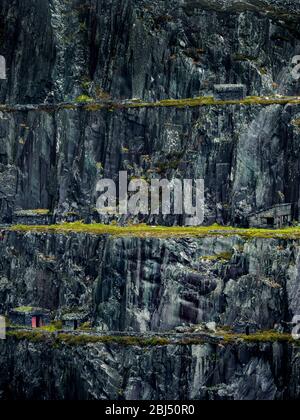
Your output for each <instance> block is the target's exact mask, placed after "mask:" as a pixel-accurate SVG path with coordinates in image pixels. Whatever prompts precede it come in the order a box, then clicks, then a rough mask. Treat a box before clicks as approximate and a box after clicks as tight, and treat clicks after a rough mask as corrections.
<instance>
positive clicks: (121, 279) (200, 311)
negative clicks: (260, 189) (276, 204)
mask: <svg viewBox="0 0 300 420" xmlns="http://www.w3.org/2000/svg"><path fill="white" fill-rule="evenodd" d="M299 249H300V248H299V243H298V241H292V240H291V241H280V240H271V239H270V240H264V239H256V240H253V241H250V242H245V241H244V240H242V239H240V238H238V237H236V238H205V239H185V240H184V239H181V240H179V239H177V240H175V239H168V240H167V239H137V238H136V239H134V238H107V237H97V236H93V235H86V234H70V235H62V234H57V235H52V234H36V233H27V234H17V233H5V234H4V237H3V238H2V240H1V241H0V253H1V266H0V278H1V279H2V280H1V282H0V296H1V301H0V311H1V312H2V313H4V312H7V311H9V309H12V308H14V307H18V306H40V307H43V308H47V309H51V310H52V311H53V312H54V315H55V314H56V315H57V316H58V317H59V316H60V314H61V313H67V312H74V311H75V309H77V310H80V311H84V312H85V313H87V314H89V316H90V319H91V320H92V321H93V322H94V323H95V325H96V326H98V327H99V328H102V329H104V330H108V331H141V332H143V331H159V330H161V331H166V330H170V329H174V328H176V327H178V326H180V325H183V324H186V325H189V324H198V323H203V322H211V321H215V322H216V323H217V324H219V325H228V326H233V325H234V324H235V323H236V322H238V321H240V320H249V321H251V322H255V323H256V324H257V325H258V328H259V329H261V330H269V329H273V328H274V327H275V325H276V324H282V323H283V324H282V325H286V324H285V323H290V322H291V321H292V319H293V316H294V315H297V310H298V307H299V293H300V288H299V273H298V272H299ZM220 255H226V257H223V259H220ZM227 255H228V257H227ZM224 258H226V259H224Z"/></svg>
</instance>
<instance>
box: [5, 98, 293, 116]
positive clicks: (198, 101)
mask: <svg viewBox="0 0 300 420" xmlns="http://www.w3.org/2000/svg"><path fill="white" fill-rule="evenodd" d="M287 104H294V105H295V104H296V105H299V104H300V96H274V97H264V96H249V97H247V98H245V99H241V100H224V101H222V100H216V99H214V98H213V97H211V96H202V97H198V98H185V99H163V100H161V101H157V102H145V101H140V100H129V101H127V100H126V101H120V102H115V101H94V100H92V99H91V100H89V101H85V102H63V103H57V104H36V105H35V104H28V105H9V104H0V112H8V113H12V112H30V111H41V112H42V111H44V112H55V111H59V110H85V111H90V112H93V111H99V110H111V111H117V110H122V109H136V108H194V107H202V106H230V105H243V106H254V105H261V106H268V105H287Z"/></svg>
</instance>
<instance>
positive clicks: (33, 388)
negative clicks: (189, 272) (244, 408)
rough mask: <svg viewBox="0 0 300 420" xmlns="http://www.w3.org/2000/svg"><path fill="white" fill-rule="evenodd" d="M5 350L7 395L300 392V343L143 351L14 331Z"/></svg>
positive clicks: (206, 396)
mask: <svg viewBox="0 0 300 420" xmlns="http://www.w3.org/2000/svg"><path fill="white" fill-rule="evenodd" d="M0 356H1V357H0V369H1V376H0V392H1V398H2V399H11V400H18V399H28V400H29V399H31V400H33V399H37V400H40V399H42V400H43V399H51V400H53V399H54V400H57V399H69V400H70V399H71V400H74V399H75V400H77V399H79V400H85V399H89V400H99V399H104V400H119V399H122V400H124V399H125V400H185V401H186V400H293V399H297V398H299V373H300V371H299V369H300V366H299V348H296V347H295V348H293V347H292V346H288V345H285V344H273V345H272V344H260V345H254V344H253V345H245V344H243V345H241V344H240V345H239V346H229V347H220V346H214V345H210V344H206V345H199V346H174V345H171V346H164V347H161V346H157V347H153V348H148V349H147V351H145V349H141V348H139V347H119V346H115V345H109V346H104V345H98V344H97V345H95V344H89V345H88V346H84V347H80V346H79V347H72V346H65V345H61V346H59V347H56V348H52V347H49V346H47V345H45V344H36V343H31V342H28V341H21V342H16V341H15V340H14V339H12V338H10V339H8V340H7V341H6V342H0ZM33 372H39V374H38V375H37V374H34V375H33ZM287 372H289V374H287ZM170 381H171V383H172V386H170ZM41 390H42V391H41Z"/></svg>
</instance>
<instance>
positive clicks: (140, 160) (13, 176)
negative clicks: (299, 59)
mask: <svg viewBox="0 0 300 420" xmlns="http://www.w3.org/2000/svg"><path fill="white" fill-rule="evenodd" d="M299 16H300V6H299V4H298V2H295V1H289V0H287V1H283V0H273V1H271V0H249V1H247V2H246V1H243V0H240V1H239V0H230V1H229V0H228V1H225V0H195V1H188V0H186V1H185V0H178V1H177V0H172V1H171V0H170V1H151V2H149V1H144V0H122V1H121V0H103V1H102V0H84V1H79V0H72V1H63V0H49V1H46V0H38V1H33V0H32V1H31V0H10V1H6V0H2V1H1V4H0V55H3V56H4V57H5V58H6V64H7V80H5V81H3V80H1V81H0V102H1V104H2V105H1V106H0V224H10V223H13V222H14V212H15V211H20V210H34V209H48V210H49V211H50V212H51V213H52V214H53V220H54V221H57V222H59V221H61V220H68V219H69V218H71V219H72V218H75V219H81V220H85V221H86V222H91V221H103V219H99V215H98V214H97V212H95V206H96V200H97V194H96V184H97V182H98V181H99V179H101V178H103V177H108V178H112V179H115V180H116V178H117V175H118V172H119V171H120V170H127V171H128V174H129V177H142V178H143V179H145V180H147V181H149V180H150V179H151V176H152V174H153V173H157V174H159V175H160V176H161V177H167V178H169V179H172V178H193V179H195V178H204V180H205V223H206V224H212V223H214V222H217V223H220V224H232V225H236V226H247V224H248V217H249V215H250V214H253V213H256V212H257V211H260V210H264V209H266V208H269V207H272V206H274V205H277V204H282V203H292V206H293V214H292V218H293V220H294V221H295V222H296V221H297V220H299V209H298V202H299V191H300V189H299V177H300V173H299V171H300V168H299V154H300V150H299V140H300V138H299V137H300V129H299V127H300V105H299V101H298V103H297V102H293V101H291V103H288V102H289V101H286V102H285V103H284V104H282V103H276V101H274V103H273V104H271V105H260V104H258V103H256V102H257V101H256V100H255V98H254V99H253V100H252V103H251V104H250V105H249V104H248V105H246V104H234V105H228V104H218V105H213V104H212V105H207V106H196V107H191V106H189V103H190V102H189V101H187V103H185V104H184V105H183V104H182V103H179V102H176V100H179V99H184V98H193V97H199V96H207V95H212V89H213V85H214V84H216V83H243V84H244V85H245V86H246V87H247V94H248V95H251V96H254V95H256V96H261V97H263V98H266V97H269V96H272V97H273V95H284V96H287V95H291V96H298V95H300V85H299V81H297V80H295V79H294V78H293V77H292V73H291V70H292V65H291V60H292V57H294V56H296V55H300V26H299ZM78 97H81V99H82V98H83V99H85V100H88V98H93V99H94V100H96V101H98V102H99V101H100V102H101V101H102V102H105V103H106V105H105V106H103V108H101V109H99V106H95V104H94V105H93V104H92V103H91V104H90V106H88V105H89V104H88V103H86V104H84V105H83V104H79V103H78ZM134 98H135V99H136V101H132V99H134ZM277 98H278V97H277ZM164 99H174V103H173V104H172V106H168V107H166V106H163V105H164V104H163V103H161V104H160V106H159V107H152V106H151V104H152V103H153V102H154V101H161V100H164ZM109 100H111V101H112V102H111V103H108V101H109ZM126 100H131V101H129V102H128V103H127V106H126ZM137 100H142V101H146V102H149V103H148V104H144V106H138V101H137ZM122 101H125V102H122ZM62 102H64V104H61V105H58V104H59V103H62ZM98 105H99V104H98ZM132 105H133V106H132ZM105 221H107V220H105ZM135 221H136V220H135ZM139 221H143V222H147V223H153V224H158V223H159V224H161V225H168V226H169V225H174V224H177V225H182V224H183V221H182V219H181V218H179V217H157V218H154V217H152V218H151V217H150V218H148V217H143V218H140V220H139ZM122 222H124V220H122ZM3 229H4V230H3V231H1V232H0V256H1V257H0V313H8V312H9V311H10V310H11V309H12V308H14V307H18V306H28V305H30V306H41V307H43V308H46V309H49V310H50V311H51V312H52V313H53V314H55V315H56V317H57V319H59V318H60V317H61V315H62V314H65V313H70V312H72V311H77V310H81V311H83V312H85V313H87V314H88V315H89V318H90V319H91V320H92V323H93V327H95V328H97V329H98V331H103V332H107V333H109V332H111V331H118V332H120V333H124V334H125V333H128V334H130V333H135V334H138V335H140V336H141V337H143V336H144V335H146V334H150V333H153V334H155V333H157V334H160V333H161V334H163V333H166V332H168V331H169V332H170V331H171V332H172V331H174V330H175V329H176V327H179V326H182V325H185V326H186V325H190V326H196V325H198V324H202V323H206V322H211V321H214V322H216V323H217V324H218V325H219V326H220V327H222V328H224V327H227V328H229V327H232V326H233V325H234V324H235V323H236V322H238V321H239V320H241V319H244V320H251V321H253V322H255V323H256V325H257V327H258V329H259V330H261V331H265V330H272V329H274V328H277V329H280V328H283V326H286V325H288V324H289V323H290V322H291V320H292V318H293V317H294V316H295V315H298V314H299V307H300V288H299V284H300V283H299V240H293V239H288V240H287V239H264V238H254V239H251V240H246V239H244V238H242V237H239V236H237V235H236V236H232V237H223V236H222V235H220V236H219V237H206V238H185V239H179V238H177V239H174V238H173V239H172V238H132V237H110V236H108V235H103V236H99V235H98V236H97V235H90V234H84V233H76V232H73V233H69V234H63V233H61V234H58V233H57V234H53V233H50V232H44V233H37V232H27V233H24V232H23V233H21V232H19V233H18V232H13V231H8V230H7V229H6V228H3ZM0 356H1V357H0V371H1V375H0V399H40V398H42V399H273V400H274V399H299V347H297V346H296V345H293V344H291V343H289V342H286V343H283V342H276V343H259V342H257V343H254V344H251V343H245V342H243V341H240V342H237V343H235V344H233V345H230V346H223V345H216V344H211V343H203V344H198V345H193V344H191V343H190V344H189V343H186V344H185V345H176V344H172V345H171V344H169V345H156V346H152V347H151V348H147V351H145V349H144V348H141V347H140V346H128V347H126V346H125V347H122V346H118V345H116V344H115V345H113V344H106V345H105V344H99V343H98V344H96V343H90V344H88V345H85V346H69V345H67V344H61V345H59V346H51V345H50V343H47V341H46V342H38V341H34V340H29V339H26V338H25V339H17V338H16V337H13V336H10V337H8V339H7V340H6V341H5V342H2V341H1V342H0ZM42 356H43V357H42ZM170 383H172V387H170ZM41 390H43V392H42V394H41Z"/></svg>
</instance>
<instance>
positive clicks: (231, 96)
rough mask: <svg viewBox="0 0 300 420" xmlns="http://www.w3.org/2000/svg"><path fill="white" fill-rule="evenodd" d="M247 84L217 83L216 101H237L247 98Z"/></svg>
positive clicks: (215, 87)
mask: <svg viewBox="0 0 300 420" xmlns="http://www.w3.org/2000/svg"><path fill="white" fill-rule="evenodd" d="M246 94H247V91H246V86H245V85H215V86H214V98H215V100H216V101H235V100H243V99H245V98H246Z"/></svg>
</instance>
